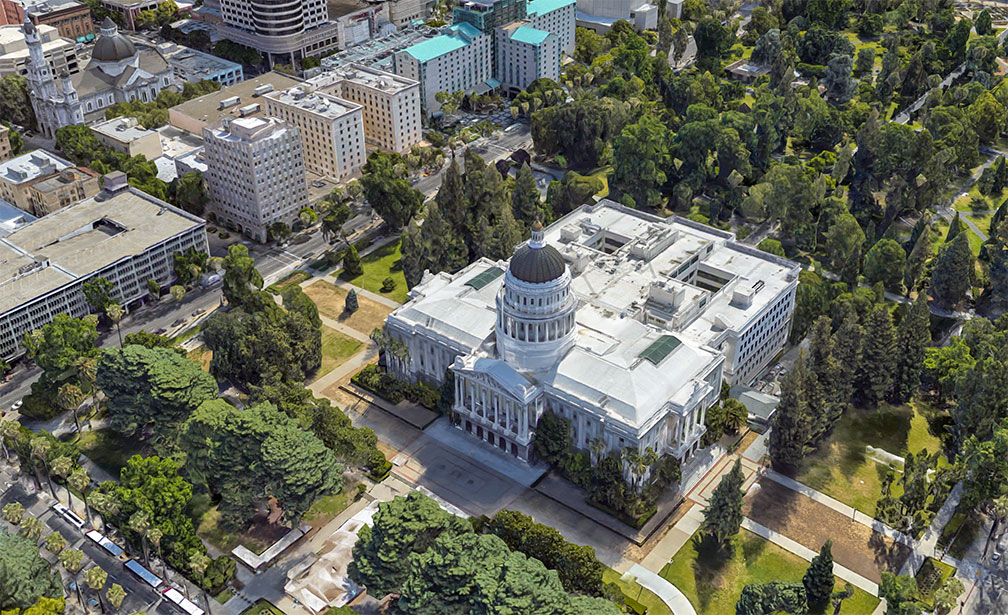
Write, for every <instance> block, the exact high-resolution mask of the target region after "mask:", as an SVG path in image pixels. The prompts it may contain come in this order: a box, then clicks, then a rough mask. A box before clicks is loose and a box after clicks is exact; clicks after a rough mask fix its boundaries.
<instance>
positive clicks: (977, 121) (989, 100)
mask: <svg viewBox="0 0 1008 615" xmlns="http://www.w3.org/2000/svg"><path fill="white" fill-rule="evenodd" d="M967 113H968V114H969V119H970V121H971V122H972V123H973V129H974V130H976V133H977V135H978V136H979V137H980V140H981V141H983V142H984V143H992V142H993V141H994V140H995V139H997V137H998V135H1000V134H1001V132H1002V130H1003V129H1004V126H1005V121H1004V118H1005V107H1004V105H1003V104H1001V103H1000V102H999V101H998V100H997V99H996V98H994V95H993V94H991V93H990V92H989V91H984V92H983V93H982V94H980V96H978V97H977V99H976V100H975V101H973V104H971V105H970V106H969V109H968V111H967Z"/></svg>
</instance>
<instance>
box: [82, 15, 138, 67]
mask: <svg viewBox="0 0 1008 615" xmlns="http://www.w3.org/2000/svg"><path fill="white" fill-rule="evenodd" d="M136 52H137V50H136V47H135V46H134V45H133V41H131V40H129V39H128V38H126V36H125V35H123V34H120V33H119V28H118V27H117V26H116V25H115V22H114V21H112V20H111V19H109V18H108V17H106V18H105V21H104V22H102V25H101V36H99V37H98V42H97V43H95V46H94V50H93V51H92V52H91V57H92V58H94V59H95V60H99V61H101V62H118V61H120V60H125V59H126V58H130V57H132V56H134V55H136Z"/></svg>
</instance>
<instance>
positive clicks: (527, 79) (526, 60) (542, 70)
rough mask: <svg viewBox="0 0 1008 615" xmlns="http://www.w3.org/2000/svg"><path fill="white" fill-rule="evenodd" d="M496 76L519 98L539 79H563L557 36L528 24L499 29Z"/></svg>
mask: <svg viewBox="0 0 1008 615" xmlns="http://www.w3.org/2000/svg"><path fill="white" fill-rule="evenodd" d="M496 43H497V56H496V58H497V66H496V68H497V70H496V73H495V75H496V77H497V78H498V79H499V80H500V82H501V86H502V89H504V90H505V91H507V92H508V94H511V95H516V94H518V92H520V91H522V90H523V89H525V87H527V86H528V84H530V83H532V82H533V81H535V80H536V79H552V80H553V81H559V80H560V56H561V51H560V46H559V40H558V37H557V36H556V35H555V34H553V33H552V32H549V31H548V30H540V29H538V28H534V27H532V26H531V25H529V22H527V21H518V22H514V23H511V24H508V25H506V26H504V27H503V28H498V29H497V32H496Z"/></svg>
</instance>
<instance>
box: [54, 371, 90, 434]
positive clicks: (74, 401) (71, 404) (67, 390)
mask: <svg viewBox="0 0 1008 615" xmlns="http://www.w3.org/2000/svg"><path fill="white" fill-rule="evenodd" d="M83 401H84V392H83V391H81V390H80V387H78V386H77V385H76V384H73V383H69V382H68V383H66V384H64V385H63V386H61V387H60V388H59V391H58V392H57V393H56V404H57V405H58V406H59V407H60V408H63V409H64V410H69V411H71V412H73V418H74V425H76V426H77V433H80V430H81V429H80V422H79V421H78V420H77V408H79V407H80V405H81V403H82V402H83Z"/></svg>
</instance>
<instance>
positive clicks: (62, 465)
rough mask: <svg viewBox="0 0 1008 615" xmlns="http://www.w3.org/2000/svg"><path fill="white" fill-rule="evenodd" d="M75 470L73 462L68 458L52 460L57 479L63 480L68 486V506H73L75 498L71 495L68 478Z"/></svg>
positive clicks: (62, 457)
mask: <svg viewBox="0 0 1008 615" xmlns="http://www.w3.org/2000/svg"><path fill="white" fill-rule="evenodd" d="M72 470H73V460H72V459H70V458H69V457H66V456H60V457H57V458H56V459H53V460H52V474H53V476H55V477H57V478H62V479H63V480H64V481H65V482H64V485H66V492H67V505H68V506H70V507H72V506H73V496H72V495H71V494H70V482H69V481H67V480H66V479H67V477H69V476H70V472H71V471H72Z"/></svg>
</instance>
